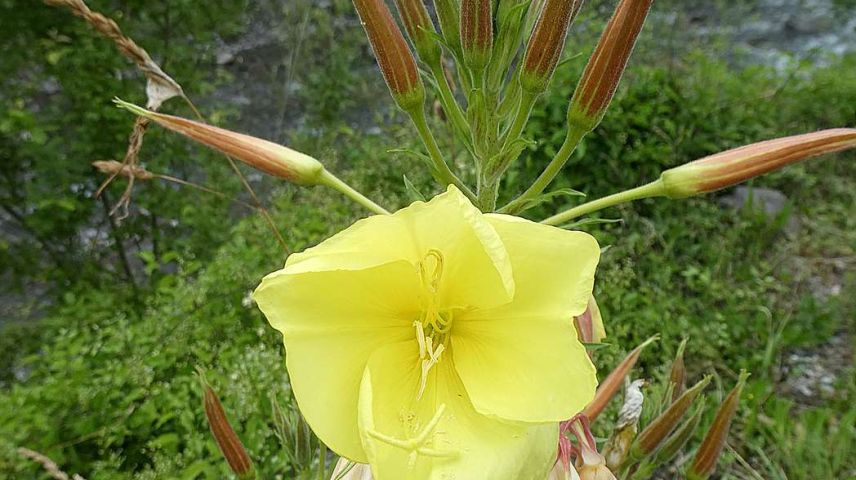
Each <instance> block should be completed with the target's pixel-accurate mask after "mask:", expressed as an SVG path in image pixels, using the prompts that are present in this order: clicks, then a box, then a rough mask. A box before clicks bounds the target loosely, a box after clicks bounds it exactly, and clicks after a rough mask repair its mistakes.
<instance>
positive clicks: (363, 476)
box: [330, 458, 374, 480]
mask: <svg viewBox="0 0 856 480" xmlns="http://www.w3.org/2000/svg"><path fill="white" fill-rule="evenodd" d="M373 478H374V477H373V476H372V469H371V467H370V466H369V465H367V464H365V463H356V462H352V461H350V460H348V459H347V458H340V459H339V461H338V462H337V463H336V467H335V468H334V469H333V474H332V475H331V476H330V480H372V479H373Z"/></svg>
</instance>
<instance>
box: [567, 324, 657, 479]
mask: <svg viewBox="0 0 856 480" xmlns="http://www.w3.org/2000/svg"><path fill="white" fill-rule="evenodd" d="M657 338H658V337H656V336H654V337H651V338H649V339H648V340H645V341H644V342H643V343H642V344H641V345H639V346H638V347H636V348H634V349H633V351H631V352H630V353H628V354H627V356H626V357H624V360H622V361H621V363H619V364H618V366H617V367H615V370H613V371H612V372H610V374H609V375H608V376H607V377H606V379H605V380H604V381H603V382H601V383H600V386H599V387H598V388H597V392H595V394H594V399H593V400H592V401H591V403H589V404H588V406H587V407H586V408H585V409H584V410H583V412H582V414H583V415H585V416H586V417H588V418H589V419H590V420H591V421H594V419H596V418H597V416H598V415H600V413H601V412H602V411H603V409H604V408H606V405H607V404H608V403H609V401H610V400H612V397H614V396H615V394H616V393H618V391H619V390H620V389H621V386H622V385H624V377H626V376H627V374H628V373H630V369H631V368H633V365H635V364H636V360H638V359H639V355H640V354H641V353H642V350H643V349H644V348H645V347H647V346H648V345H650V344H651V343H652V342H654V341H655V340H657ZM580 473H582V472H580Z"/></svg>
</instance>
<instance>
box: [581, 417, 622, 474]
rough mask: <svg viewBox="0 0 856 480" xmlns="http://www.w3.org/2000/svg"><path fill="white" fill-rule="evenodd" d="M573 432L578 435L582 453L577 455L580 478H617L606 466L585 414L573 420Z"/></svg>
mask: <svg viewBox="0 0 856 480" xmlns="http://www.w3.org/2000/svg"><path fill="white" fill-rule="evenodd" d="M570 429H571V432H573V433H574V435H575V436H576V437H577V441H578V442H579V449H580V454H579V456H577V465H576V468H577V473H579V475H580V480H615V475H613V474H612V472H611V471H610V470H609V467H607V466H606V460H605V459H604V458H603V455H601V454H600V453H599V452H598V451H597V444H596V443H595V440H594V436H593V435H592V434H591V429H590V428H589V422H588V420H587V419H586V417H585V415H578V416H577V417H575V418H574V420H572V421H571V424H570Z"/></svg>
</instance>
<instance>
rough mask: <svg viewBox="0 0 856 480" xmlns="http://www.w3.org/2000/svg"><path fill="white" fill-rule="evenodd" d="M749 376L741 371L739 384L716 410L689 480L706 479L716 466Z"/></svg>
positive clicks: (691, 468)
mask: <svg viewBox="0 0 856 480" xmlns="http://www.w3.org/2000/svg"><path fill="white" fill-rule="evenodd" d="M748 378H749V374H748V373H747V372H746V371H743V372H740V379H739V380H738V381H737V385H736V386H735V387H734V389H732V390H731V392H729V394H728V396H727V397H725V400H724V401H723V402H722V405H721V406H720V407H719V410H717V411H716V416H715V417H714V419H713V425H711V427H710V430H708V432H707V434H706V435H705V436H704V440H702V442H701V447H699V449H698V452H696V456H695V460H693V463H692V465H690V468H689V470H688V471H687V478H688V479H689V480H706V479H707V478H708V477H710V474H712V473H713V470H714V469H715V468H716V462H718V461H719V456H720V455H721V454H722V449H723V448H724V447H725V441H726V440H727V439H728V431H729V430H730V429H731V421H732V420H734V415H735V414H736V413H737V407H738V405H739V404H740V393H741V392H742V391H743V387H744V386H745V385H746V379H748Z"/></svg>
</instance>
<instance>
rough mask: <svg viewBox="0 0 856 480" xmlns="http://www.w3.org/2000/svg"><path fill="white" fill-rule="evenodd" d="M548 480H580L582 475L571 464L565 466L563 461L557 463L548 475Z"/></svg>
mask: <svg viewBox="0 0 856 480" xmlns="http://www.w3.org/2000/svg"><path fill="white" fill-rule="evenodd" d="M547 480H580V474H578V473H577V469H575V468H574V466H573V465H571V464H570V463H568V464H565V463H562V461H560V460H559V461H556V464H555V465H553V469H552V470H550V473H549V474H548V475H547Z"/></svg>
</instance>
